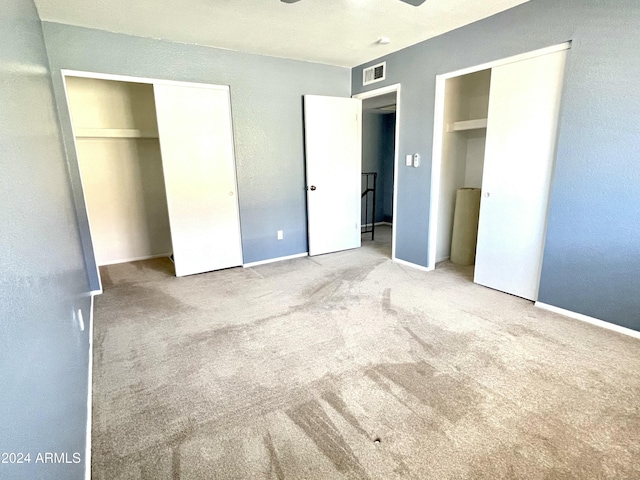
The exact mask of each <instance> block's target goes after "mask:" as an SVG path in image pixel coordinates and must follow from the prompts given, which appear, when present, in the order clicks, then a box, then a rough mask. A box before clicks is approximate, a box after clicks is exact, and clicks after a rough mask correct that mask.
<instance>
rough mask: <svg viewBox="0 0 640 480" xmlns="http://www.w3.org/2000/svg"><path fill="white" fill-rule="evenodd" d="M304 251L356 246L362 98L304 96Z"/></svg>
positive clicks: (358, 215) (312, 251) (360, 167)
mask: <svg viewBox="0 0 640 480" xmlns="http://www.w3.org/2000/svg"><path fill="white" fill-rule="evenodd" d="M304 120H305V151H306V165H307V214H308V230H309V255H321V254H323V253H329V252H337V251H339V250H346V249H349V248H357V247H359V246H360V209H361V207H360V201H361V192H360V184H361V181H360V175H361V171H362V100H359V99H355V98H338V97H323V96H317V95H305V97H304Z"/></svg>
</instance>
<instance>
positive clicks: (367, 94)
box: [351, 83, 402, 262]
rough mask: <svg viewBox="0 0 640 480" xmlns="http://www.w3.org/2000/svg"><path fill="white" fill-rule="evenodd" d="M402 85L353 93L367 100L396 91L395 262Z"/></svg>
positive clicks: (392, 240)
mask: <svg viewBox="0 0 640 480" xmlns="http://www.w3.org/2000/svg"><path fill="white" fill-rule="evenodd" d="M401 88H402V85H401V84H399V83H395V84H393V85H389V86H386V87H382V88H376V89H375V90H368V91H366V92H363V93H358V94H355V95H351V97H352V98H358V99H360V100H365V99H367V98H374V97H379V96H381V95H386V94H388V93H392V92H396V125H395V139H394V146H393V209H392V215H393V221H392V222H391V261H393V262H395V261H396V260H397V259H396V232H397V230H396V224H397V219H398V215H397V213H398V212H397V208H398V158H399V156H400V147H399V143H400V91H401ZM374 221H375V220H374Z"/></svg>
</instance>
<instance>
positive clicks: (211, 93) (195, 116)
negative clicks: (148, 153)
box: [154, 84, 242, 277]
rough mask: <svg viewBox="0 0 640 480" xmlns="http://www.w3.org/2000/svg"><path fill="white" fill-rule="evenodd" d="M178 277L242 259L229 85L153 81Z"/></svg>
mask: <svg viewBox="0 0 640 480" xmlns="http://www.w3.org/2000/svg"><path fill="white" fill-rule="evenodd" d="M154 95H155V101H156V112H157V117H158V131H159V133H160V150H161V153H162V168H163V171H164V179H165V187H166V191H167V208H168V211H169V224H170V227H171V242H172V244H173V257H174V261H175V266H176V276H178V277H181V276H183V275H192V274H195V273H202V272H209V271H211V270H218V269H221V268H228V267H235V266H238V265H241V264H242V247H241V243H240V219H239V213H238V196H237V191H236V177H235V162H234V154H233V133H232V128H231V105H230V100H229V89H228V87H213V86H212V87H211V88H207V87H195V86H194V87H189V86H177V85H164V84H156V85H154Z"/></svg>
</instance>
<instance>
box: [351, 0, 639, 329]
mask: <svg viewBox="0 0 640 480" xmlns="http://www.w3.org/2000/svg"><path fill="white" fill-rule="evenodd" d="M639 19H640V2H638V1H637V0H600V1H596V0H567V1H563V2H558V1H557V0H532V1H531V2H528V3H526V4H523V5H521V6H518V7H515V8H513V9H511V10H508V11H506V12H503V13H501V14H499V15H495V16H493V17H490V18H488V19H485V20H482V21H480V22H477V23H474V24H472V25H468V26H466V27H463V28H460V29H458V30H455V31H453V32H449V33H447V34H444V35H442V36H439V37H437V38H434V39H431V40H428V41H426V42H423V43H420V44H417V45H414V46H412V47H409V48H406V49H404V50H402V51H400V52H397V53H395V54H393V55H389V56H387V57H383V60H386V62H387V77H386V80H385V81H384V82H381V83H376V84H375V85H373V86H372V87H371V88H379V87H381V86H384V85H386V84H394V83H402V95H401V99H400V102H401V114H402V118H401V129H402V131H401V134H400V156H401V158H403V156H404V155H405V154H408V153H413V152H419V153H420V154H422V156H423V158H424V162H423V164H422V166H421V167H420V168H417V169H414V168H408V167H401V168H400V173H399V178H398V182H399V198H398V218H397V219H396V225H397V234H398V238H397V243H396V248H397V251H396V252H397V255H398V257H399V258H401V259H404V260H407V261H410V262H413V263H416V264H419V265H424V266H426V265H427V248H428V232H429V228H428V226H429V195H430V184H431V178H430V177H431V150H432V142H433V110H434V97H435V76H436V75H437V74H441V73H446V72H451V71H454V70H458V69H461V68H464V67H469V66H473V65H478V64H481V63H484V62H489V61H492V60H498V59H501V58H505V57H508V56H511V55H516V54H519V53H524V52H527V51H531V50H535V49H538V48H542V47H546V46H549V45H554V44H559V43H562V42H566V41H567V40H572V42H573V43H572V48H571V50H570V52H569V59H568V66H567V74H566V80H565V88H564V96H563V106H562V113H561V119H560V130H559V140H558V141H559V143H558V151H557V159H556V169H555V177H554V185H553V189H552V196H551V206H550V213H549V225H548V230H547V238H546V246H545V253H544V263H543V270H542V279H541V283H540V295H539V300H540V301H541V302H544V303H548V304H551V305H555V306H557V307H560V308H564V309H568V310H572V311H575V312H578V313H581V314H584V315H588V316H592V317H596V318H600V319H602V320H606V321H609V322H613V323H617V324H619V325H623V326H626V327H629V328H633V329H636V330H640V295H638V285H640V215H639V214H638V205H640V168H639V167H638V158H639V157H640V142H639V141H638V132H639V131H640V81H639V79H640V50H639V49H638V45H640V28H638V21H639ZM379 60H380V59H378V60H375V61H373V62H370V63H369V64H366V65H363V66H360V67H357V68H354V69H353V71H352V92H353V93H360V92H362V91H364V90H367V89H369V88H363V87H362V86H361V84H360V79H361V78H362V73H361V71H362V67H366V66H368V65H370V64H372V63H376V62H378V61H379Z"/></svg>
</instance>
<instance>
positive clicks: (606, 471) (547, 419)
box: [92, 231, 640, 480]
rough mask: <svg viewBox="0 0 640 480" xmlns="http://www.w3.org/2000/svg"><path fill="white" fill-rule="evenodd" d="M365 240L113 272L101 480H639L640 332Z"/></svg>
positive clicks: (99, 439)
mask: <svg viewBox="0 0 640 480" xmlns="http://www.w3.org/2000/svg"><path fill="white" fill-rule="evenodd" d="M388 237H389V235H388V232H384V231H380V232H379V234H378V238H379V240H378V241H376V242H363V245H364V247H363V248H361V249H358V250H352V251H346V252H340V253H335V254H330V255H324V256H320V257H312V258H300V259H296V260H291V261H286V262H280V263H274V264H270V265H263V266H259V267H254V268H249V269H242V268H235V269H230V270H224V271H219V272H213V273H207V274H202V275H196V276H192V277H186V278H175V277H172V276H171V271H172V264H171V263H170V262H169V261H168V260H166V259H160V260H153V261H145V262H137V263H129V264H123V265H117V266H110V267H106V268H103V269H102V275H103V282H104V286H105V293H104V294H103V295H102V296H100V297H98V298H97V299H96V314H95V344H94V362H95V363H94V385H93V393H94V397H93V398H94V401H93V467H92V470H93V478H94V479H100V480H123V479H128V480H129V479H153V480H162V479H172V480H177V479H182V480H191V479H218V478H219V479H243V480H244V479H267V478H272V479H341V478H344V479H396V478H398V479H399V478H402V479H404V478H415V479H437V480H445V479H502V478H509V479H570V478H575V479H605V478H611V479H614V478H615V479H632V478H640V355H639V354H638V353H639V351H640V341H638V340H635V339H632V338H629V337H626V336H623V335H619V334H616V333H613V332H610V331H607V330H604V329H600V328H597V327H594V326H591V325H588V324H584V323H581V322H578V321H575V320H571V319H567V318H564V317H562V316H559V315H555V314H552V313H549V312H546V311H543V310H540V309H537V308H535V307H534V306H533V305H532V304H531V302H528V301H525V300H522V299H519V298H516V297H513V296H510V295H506V294H503V293H500V292H497V291H493V290H490V289H487V288H484V287H481V286H478V285H475V284H474V283H472V281H471V278H472V267H464V268H459V267H455V266H454V265H452V264H450V263H445V264H442V265H441V266H440V268H438V269H437V270H436V271H435V272H429V273H427V272H421V271H417V270H414V269H411V268H408V267H403V266H400V265H397V264H394V263H392V262H391V261H390V260H389V258H388V257H389V243H388Z"/></svg>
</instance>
